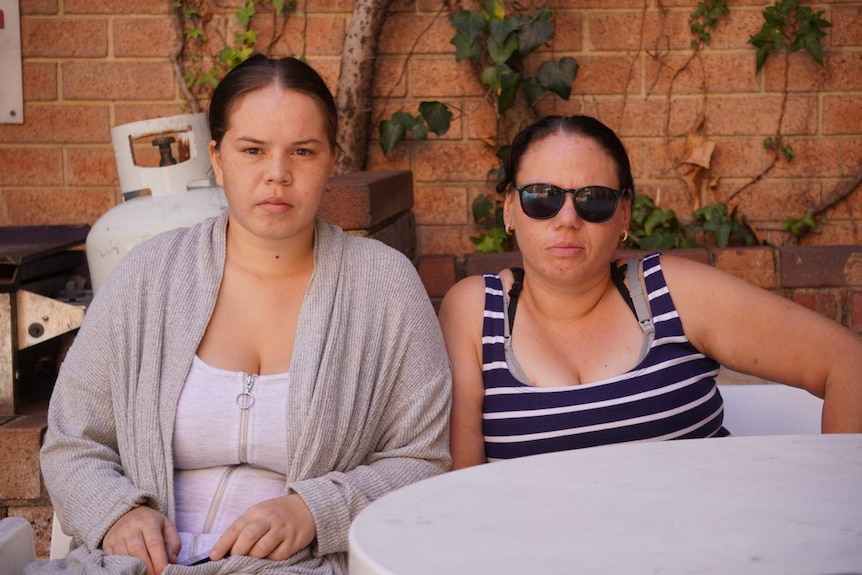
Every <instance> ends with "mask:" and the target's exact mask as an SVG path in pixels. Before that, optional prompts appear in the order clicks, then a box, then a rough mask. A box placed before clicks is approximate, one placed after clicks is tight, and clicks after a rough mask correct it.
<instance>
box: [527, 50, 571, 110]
mask: <svg viewBox="0 0 862 575" xmlns="http://www.w3.org/2000/svg"><path fill="white" fill-rule="evenodd" d="M577 73H578V62H577V61H576V60H575V59H574V58H571V57H569V56H566V57H564V58H561V59H560V61H559V62H554V61H553V60H550V61H548V62H544V63H542V65H541V66H540V67H539V72H538V73H537V74H536V81H537V82H538V83H539V85H540V86H542V87H543V88H547V89H548V90H550V91H551V92H553V93H554V94H556V95H557V96H559V97H560V98H562V99H563V100H568V99H569V96H571V95H572V84H573V83H574V81H575V76H576V75H577Z"/></svg>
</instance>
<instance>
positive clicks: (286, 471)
mask: <svg viewBox="0 0 862 575" xmlns="http://www.w3.org/2000/svg"><path fill="white" fill-rule="evenodd" d="M208 116H209V124H210V130H211V133H212V138H213V140H212V141H211V142H210V147H209V149H210V159H211V160H212V164H213V170H214V172H215V179H216V182H217V183H218V185H220V186H223V187H224V191H225V196H226V198H227V204H228V208H227V210H225V212H224V213H222V214H221V215H220V216H219V217H216V218H212V219H210V220H207V221H205V222H203V223H201V224H200V225H197V226H195V227H192V228H185V229H178V230H174V231H170V232H166V233H164V234H162V235H160V236H157V237H155V238H153V239H151V240H149V241H148V242H145V243H144V244H142V245H140V246H138V248H136V249H135V250H134V251H132V252H131V253H130V254H129V255H128V256H127V257H126V258H125V259H124V260H123V261H122V262H121V263H120V265H119V266H118V267H117V269H116V270H115V271H114V272H113V273H112V275H111V277H110V278H109V280H108V282H107V283H106V285H105V286H104V287H103V288H102V289H101V290H100V291H99V293H98V294H97V295H96V297H95V298H94V300H93V303H92V305H91V307H90V308H89V309H88V310H87V318H86V320H85V321H84V324H83V326H82V328H81V330H80V332H79V334H78V335H77V337H76V339H75V342H74V345H73V346H72V348H71V350H70V351H69V353H68V356H67V358H66V360H65V362H64V363H63V366H62V368H61V370H60V375H59V378H58V381H57V384H56V387H55V390H54V395H53V397H52V398H51V403H50V407H49V414H48V432H47V435H46V438H45V444H44V448H43V450H42V470H43V474H44V477H45V483H46V486H47V488H48V491H49V493H50V495H51V500H52V502H53V504H54V508H55V510H56V511H57V514H58V516H59V519H60V523H61V524H62V526H63V529H64V531H65V532H66V533H68V534H70V535H72V537H73V540H74V543H75V546H76V548H75V549H73V550H72V551H71V553H70V555H69V557H67V559H66V560H65V561H60V562H50V563H46V564H42V565H41V566H35V567H33V568H31V569H30V573H32V574H34V575H35V574H41V573H53V572H63V571H64V569H68V570H69V572H74V573H84V572H86V573H92V574H95V573H98V574H102V575H119V574H123V575H125V574H129V575H131V574H137V575H143V573H145V572H146V574H147V575H159V574H160V573H165V574H166V575H170V574H171V573H176V572H181V573H184V574H185V575H190V574H194V573H197V574H206V573H208V574H210V575H213V574H215V573H219V574H229V573H244V574H254V573H267V574H279V573H284V574H287V573H293V574H296V573H303V574H309V575H313V574H318V575H335V574H346V573H347V536H348V528H349V526H350V522H351V520H352V519H353V518H354V517H355V516H356V514H357V513H359V512H360V511H361V510H362V509H363V508H364V507H365V506H366V505H368V503H370V502H371V501H373V500H375V499H377V498H378V497H380V496H382V495H384V494H385V493H387V492H389V491H391V490H393V489H396V488H398V487H400V486H403V485H406V484H408V483H411V482H414V481H418V480H420V479H424V478H426V477H429V476H431V475H435V474H439V473H442V472H444V471H445V470H446V469H447V468H448V466H449V462H450V459H449V450H448V415H449V394H450V386H451V376H450V371H449V364H448V361H447V358H446V350H445V347H444V345H443V339H442V336H441V334H440V327H439V324H438V323H437V318H436V316H435V314H434V309H433V307H432V306H431V303H430V301H429V299H428V296H427V293H426V292H425V289H424V288H423V286H422V283H421V281H420V280H419V276H418V274H417V273H416V269H415V268H414V267H413V265H412V263H411V262H410V260H408V259H407V258H406V257H404V256H403V255H402V254H400V253H399V252H397V251H396V250H394V249H392V248H390V247H388V246H386V245H384V244H382V243H380V242H378V241H374V240H370V239H367V238H360V237H355V236H350V235H347V234H345V233H344V232H343V231H342V230H341V229H339V228H337V227H335V226H331V225H329V224H327V223H325V222H324V221H322V220H321V219H319V218H318V217H317V215H316V214H317V211H318V207H319V206H320V203H321V200H322V198H323V194H324V193H325V190H326V186H327V183H328V182H329V178H330V175H331V172H332V168H333V166H334V164H335V162H336V160H337V158H338V156H339V153H340V148H339V146H338V144H337V141H336V136H337V134H338V119H337V112H336V107H335V102H334V101H333V98H332V95H331V93H330V92H329V90H328V88H327V86H326V84H325V83H324V81H323V79H322V78H321V77H320V76H319V75H318V74H317V73H316V72H315V71H314V70H313V69H312V68H311V67H309V66H308V65H307V64H305V63H303V62H302V61H300V60H297V59H295V58H283V59H278V60H273V59H270V58H267V57H264V56H262V55H258V56H254V57H252V58H250V59H248V60H246V61H245V62H243V63H242V64H240V65H239V66H237V67H236V68H234V69H233V70H232V71H231V72H229V73H228V75H227V76H226V77H225V78H224V79H223V80H222V81H221V82H220V83H219V85H218V86H217V87H216V89H215V92H214V94H213V96H212V99H211V102H210V106H209V114H208ZM198 563H207V564H203V565H198V566H196V567H190V566H189V567H180V565H177V564H182V565H197V564H198Z"/></svg>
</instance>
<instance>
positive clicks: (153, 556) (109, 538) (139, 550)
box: [102, 506, 179, 575]
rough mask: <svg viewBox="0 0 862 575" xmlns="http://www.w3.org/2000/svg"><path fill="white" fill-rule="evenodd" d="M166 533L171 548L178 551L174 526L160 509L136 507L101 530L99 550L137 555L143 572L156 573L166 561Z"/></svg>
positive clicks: (161, 569) (160, 570) (155, 574)
mask: <svg viewBox="0 0 862 575" xmlns="http://www.w3.org/2000/svg"><path fill="white" fill-rule="evenodd" d="M166 536H167V537H170V538H171V543H170V545H171V548H172V549H174V548H175V549H176V551H175V552H173V556H174V557H176V552H178V551H179V535H177V532H176V528H175V527H174V526H173V524H172V523H171V522H170V521H169V520H168V518H167V517H165V516H164V515H163V514H162V513H160V512H158V511H156V510H155V509H151V508H149V507H144V506H142V507H136V508H134V509H132V510H131V511H129V512H128V513H126V514H125V515H123V516H122V517H120V518H119V519H118V520H117V521H116V522H115V523H114V524H113V525H112V526H111V528H110V529H108V532H107V533H106V534H105V538H104V539H103V541H102V550H103V551H104V552H105V554H106V555H129V556H131V557H135V558H136V559H139V560H140V561H141V562H142V563H143V564H144V566H145V567H146V569H147V575H159V574H160V573H161V572H162V571H163V570H164V568H165V567H166V566H167V564H168V562H169V556H168V554H169V551H168V547H167V543H166Z"/></svg>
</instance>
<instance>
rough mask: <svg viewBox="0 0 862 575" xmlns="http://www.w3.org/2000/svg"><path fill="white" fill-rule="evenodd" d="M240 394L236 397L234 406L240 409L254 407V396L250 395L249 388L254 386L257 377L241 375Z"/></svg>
mask: <svg viewBox="0 0 862 575" xmlns="http://www.w3.org/2000/svg"><path fill="white" fill-rule="evenodd" d="M242 377H243V384H242V393H240V394H239V395H237V396H236V404H237V405H238V406H239V408H240V409H248V408H249V407H251V406H252V405H254V396H253V395H252V394H251V388H252V387H253V386H254V381H255V378H256V377H257V376H254V375H249V374H246V373H244V374H243V376H242Z"/></svg>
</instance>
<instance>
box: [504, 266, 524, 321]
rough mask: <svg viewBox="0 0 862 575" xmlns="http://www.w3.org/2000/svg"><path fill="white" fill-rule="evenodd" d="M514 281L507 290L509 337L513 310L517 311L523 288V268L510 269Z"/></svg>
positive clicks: (513, 319) (513, 318) (513, 316)
mask: <svg viewBox="0 0 862 575" xmlns="http://www.w3.org/2000/svg"><path fill="white" fill-rule="evenodd" d="M511 269H512V276H514V278H515V279H514V281H513V282H512V287H511V288H509V308H508V310H507V312H508V315H509V335H511V333H512V326H514V325H515V310H516V309H518V296H519V295H521V288H522V287H524V268H511Z"/></svg>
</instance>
